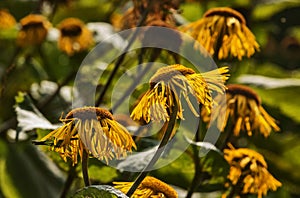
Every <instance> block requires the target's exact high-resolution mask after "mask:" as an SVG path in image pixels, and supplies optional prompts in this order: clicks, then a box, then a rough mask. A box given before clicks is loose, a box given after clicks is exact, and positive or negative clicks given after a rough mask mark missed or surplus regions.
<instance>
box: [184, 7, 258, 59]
mask: <svg viewBox="0 0 300 198" xmlns="http://www.w3.org/2000/svg"><path fill="white" fill-rule="evenodd" d="M182 30H183V31H184V32H187V33H189V34H190V35H191V36H192V37H193V38H194V39H196V40H197V41H198V42H199V43H200V44H201V45H202V46H203V47H204V48H205V49H206V50H207V51H208V53H209V54H211V55H214V54H216V55H217V56H218V59H225V58H227V57H229V56H230V55H231V56H232V57H235V58H238V59H239V60H241V59H242V57H245V56H246V57H248V58H249V57H250V56H252V55H253V54H254V53H255V51H258V50H259V45H258V43H257V42H256V40H255V36H254V35H253V34H252V32H251V31H250V30H249V29H248V27H247V26H246V20H245V18H244V17H243V15H242V14H241V13H239V12H238V11H236V10H233V9H231V8H228V7H220V8H212V9H210V10H208V11H207V12H206V13H205V14H204V16H203V18H202V19H199V20H198V21H195V22H193V23H190V24H188V25H187V26H185V27H183V28H182ZM195 47H196V48H200V46H199V45H195ZM200 49H201V48H200Z"/></svg>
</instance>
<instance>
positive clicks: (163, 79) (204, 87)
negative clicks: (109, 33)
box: [0, 0, 281, 197]
mask: <svg viewBox="0 0 300 198" xmlns="http://www.w3.org/2000/svg"><path fill="white" fill-rule="evenodd" d="M174 2H176V1H173V0H162V1H159V0H153V1H147V0H133V5H134V6H133V7H132V8H130V9H129V10H128V11H127V12H126V13H125V14H124V16H123V17H122V18H121V19H120V20H118V21H121V22H118V24H116V23H115V24H116V26H117V27H118V28H120V29H127V28H131V27H135V26H136V25H137V24H139V22H140V23H141V25H148V26H150V25H151V26H153V25H154V26H163V27H168V28H172V29H177V27H176V22H175V19H174V18H173V15H172V13H174V12H175V11H176V9H177V8H178V6H179V5H178V4H177V3H174ZM144 13H147V14H148V16H147V17H146V18H145V20H144V22H143V21H140V19H141V18H143V17H144V16H143V15H144ZM0 16H1V17H0V20H1V21H5V22H1V23H0V25H1V27H0V28H9V27H12V26H14V25H15V23H16V21H15V20H14V18H13V17H12V16H11V15H10V14H9V13H8V12H7V11H5V10H1V11H0ZM20 26H21V27H20V30H19V33H18V37H17V45H19V46H20V47H24V46H27V45H38V44H41V43H42V42H43V41H44V40H45V38H46V36H47V32H48V30H49V27H50V26H51V24H50V23H49V21H47V19H46V18H45V17H43V16H42V15H36V14H30V15H28V16H26V17H24V18H23V19H21V20H20ZM58 29H59V31H60V37H59V40H58V47H59V48H60V49H61V50H62V51H64V52H66V53H67V54H68V55H73V54H74V53H76V52H79V51H82V50H86V49H88V48H89V47H90V46H91V45H92V43H93V39H92V34H91V32H90V31H89V30H88V29H87V28H86V26H85V25H84V23H83V22H82V21H80V20H79V19H75V18H68V19H65V20H63V21H62V22H61V23H60V24H59V25H58ZM178 29H179V30H180V31H183V32H186V33H188V34H189V35H191V36H192V37H193V38H194V39H196V40H197V41H198V42H199V43H200V44H201V45H202V46H203V47H204V48H205V49H206V50H207V52H208V53H209V54H210V55H212V56H215V57H216V58H218V59H226V58H237V59H238V60H241V59H242V58H243V57H250V56H252V55H253V54H254V53H255V51H258V50H259V45H258V43H257V42H256V40H255V37H254V35H253V34H252V33H251V31H250V30H249V29H248V28H247V26H246V20H245V18H244V17H243V16H242V15H241V14H240V13H239V12H237V11H235V10H233V9H231V8H227V7H225V8H224V7H222V8H214V9H211V10H209V11H207V12H206V13H205V14H204V16H203V18H202V19H200V20H198V21H196V22H193V23H190V24H188V25H184V26H182V27H179V28H178ZM195 48H196V49H200V47H199V44H195ZM228 77H229V74H228V67H222V68H219V69H216V70H213V71H209V72H206V73H202V74H199V73H196V72H195V71H194V70H193V69H191V68H187V67H185V66H183V65H180V64H175V65H170V66H167V67H164V68H161V69H159V70H158V71H157V72H156V73H155V74H154V76H153V77H152V78H151V79H150V81H149V85H150V86H149V87H150V88H149V90H148V91H147V92H146V93H145V94H144V95H143V96H142V97H141V98H140V99H139V102H138V103H137V104H136V105H135V107H134V109H133V110H132V113H131V118H132V119H133V120H136V121H143V122H145V123H149V122H150V121H165V122H168V121H169V119H170V115H171V114H172V113H174V112H173V110H174V109H173V107H174V106H178V110H177V112H175V113H176V117H177V119H184V116H183V107H182V104H181V102H180V101H181V100H180V99H181V98H183V99H184V100H185V101H186V103H187V104H188V107H189V108H190V109H191V111H192V112H193V113H194V115H195V116H200V115H201V118H203V120H204V121H205V122H207V123H209V122H211V121H217V123H218V128H219V129H220V131H225V130H226V129H228V130H230V132H231V133H232V134H233V136H239V135H240V133H241V132H242V131H246V132H247V135H249V136H251V135H252V134H253V132H257V133H261V134H263V135H264V136H265V137H268V136H269V135H270V133H271V131H272V130H274V131H279V127H278V126H277V124H276V122H275V120H274V119H273V118H272V117H271V116H270V115H269V114H268V113H267V112H266V111H265V110H264V108H263V107H262V105H261V99H260V98H259V96H258V95H257V94H256V93H255V92H254V91H253V90H252V89H250V88H249V87H246V86H242V85H227V86H225V85H224V83H225V82H226V80H227V79H228ZM213 92H214V93H216V94H219V96H220V97H221V95H224V94H225V93H226V100H225V101H222V103H221V104H219V105H217V106H216V107H215V109H214V111H211V108H212V106H213V105H214V101H213V97H212V93H213ZM191 96H192V97H194V98H196V100H197V102H198V103H199V104H200V105H202V106H203V107H204V108H201V112H199V113H198V112H197V111H196V107H194V106H193V104H192V103H191V101H190V99H189V98H190V97H191ZM217 97H218V96H217ZM217 97H216V99H217ZM60 120H61V121H62V122H63V126H61V127H59V128H58V129H56V130H54V131H52V132H50V133H49V134H48V135H46V136H45V137H43V138H42V139H41V140H39V141H40V142H43V143H45V144H47V145H50V147H51V149H52V150H54V151H56V152H58V153H59V154H60V156H61V157H62V158H63V159H64V161H67V159H68V158H69V159H71V160H72V163H73V165H75V164H77V163H78V160H77V157H78V155H79V156H81V157H82V155H83V151H86V152H87V153H89V154H91V155H92V156H93V157H95V158H97V159H100V160H105V161H106V163H108V162H109V160H110V159H112V158H116V159H120V158H122V157H126V154H127V152H131V151H132V148H135V149H137V148H136V145H135V142H134V141H133V139H132V137H131V135H130V133H129V132H128V131H127V129H126V128H125V127H124V126H122V125H121V124H120V123H118V122H117V121H116V120H115V119H114V118H113V115H112V114H111V113H110V112H109V111H107V110H105V109H102V108H98V107H83V108H78V109H73V110H72V111H70V112H69V113H68V114H67V115H66V117H65V118H61V119H60ZM224 155H225V156H224V158H225V159H226V161H227V162H228V163H229V165H230V171H229V174H228V182H227V183H226V186H227V187H228V189H230V188H233V187H234V186H242V190H241V191H240V193H242V194H249V193H250V194H257V195H258V197H261V196H262V195H265V194H266V193H267V191H268V190H269V189H271V190H276V189H277V187H279V186H281V183H280V182H279V181H277V180H276V179H275V178H274V177H273V176H272V175H271V174H270V173H269V172H268V170H267V164H266V162H265V160H264V158H263V156H262V155H260V154H259V153H257V152H256V151H253V150H251V149H246V148H237V149H236V148H234V147H233V146H230V149H224ZM115 184H116V188H118V189H120V190H121V191H123V192H125V193H126V192H127V191H128V189H129V188H130V186H131V185H132V183H126V182H116V183H115ZM228 192H229V193H230V192H232V191H228ZM227 195H228V193H224V194H223V197H226V196H227ZM133 197H177V193H176V191H174V190H173V189H172V188H171V187H169V186H168V185H167V184H165V183H163V182H161V181H159V180H157V179H155V178H152V177H146V178H145V179H144V181H143V182H142V183H141V184H140V186H139V187H138V189H137V190H136V191H135V193H134V195H133Z"/></svg>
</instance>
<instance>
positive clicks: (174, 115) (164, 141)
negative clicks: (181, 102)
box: [126, 102, 178, 197]
mask: <svg viewBox="0 0 300 198" xmlns="http://www.w3.org/2000/svg"><path fill="white" fill-rule="evenodd" d="M177 112H178V104H177V102H175V103H174V106H173V108H172V112H171V115H170V120H169V121H168V122H167V123H166V124H167V127H166V131H165V133H164V135H163V138H162V140H161V142H160V144H159V146H158V148H157V150H156V152H155V154H154V156H153V157H152V159H151V161H150V162H149V164H148V165H147V166H146V167H145V168H144V170H143V171H142V172H141V173H140V174H139V176H138V177H137V179H136V180H135V181H134V183H133V185H132V186H131V188H130V189H129V191H128V192H127V194H126V195H127V196H128V197H131V196H132V195H133V193H134V191H135V190H136V189H137V188H138V186H139V185H140V183H141V182H142V181H143V180H144V179H145V177H146V176H147V174H148V173H149V172H150V170H151V169H152V168H153V166H154V164H155V163H156V162H157V160H158V159H159V157H160V156H161V154H162V153H163V151H164V149H165V148H164V146H166V144H167V143H168V142H169V139H170V137H171V134H172V131H173V129H174V126H175V124H176V118H177Z"/></svg>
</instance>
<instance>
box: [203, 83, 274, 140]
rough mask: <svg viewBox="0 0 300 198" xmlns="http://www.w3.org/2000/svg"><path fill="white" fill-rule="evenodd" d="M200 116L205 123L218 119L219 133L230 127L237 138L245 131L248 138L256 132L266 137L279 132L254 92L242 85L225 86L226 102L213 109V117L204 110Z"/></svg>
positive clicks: (219, 97)
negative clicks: (273, 132)
mask: <svg viewBox="0 0 300 198" xmlns="http://www.w3.org/2000/svg"><path fill="white" fill-rule="evenodd" d="M220 99H222V96H221V95H220V96H217V97H216V100H218V101H219V100H220ZM201 115H202V116H203V117H204V120H205V122H209V121H210V120H212V121H214V120H216V119H218V127H219V129H220V130H221V131H224V130H225V127H231V129H232V133H233V135H234V136H239V135H240V132H241V131H245V132H247V135H248V136H252V134H253V133H254V132H256V133H261V134H262V135H263V136H264V137H268V136H269V135H270V133H271V132H272V131H275V132H278V131H279V130H280V128H279V127H278V125H277V124H276V120H275V119H274V118H272V117H271V116H270V115H269V114H268V113H267V112H266V111H265V109H264V108H263V107H262V105H261V99H260V97H259V96H258V95H257V94H256V92H255V91H254V90H252V89H251V88H250V87H247V86H244V85H237V84H231V85H227V90H226V101H223V102H222V104H220V105H218V106H217V107H216V108H215V111H214V115H211V113H210V112H209V111H207V110H206V109H203V110H202V112H201ZM219 115H221V116H219ZM229 125H230V126H229Z"/></svg>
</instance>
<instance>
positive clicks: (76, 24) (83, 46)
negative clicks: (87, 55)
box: [58, 18, 93, 56]
mask: <svg viewBox="0 0 300 198" xmlns="http://www.w3.org/2000/svg"><path fill="white" fill-rule="evenodd" d="M58 29H59V30H60V37H59V40H58V48H59V49H60V50H62V51H63V52H65V53H67V54H68V55H69V56H72V55H74V54H75V53H77V52H81V51H84V50H87V49H88V48H89V47H91V46H92V44H93V35H92V33H91V32H90V31H89V29H87V27H86V26H85V24H84V23H83V22H82V21H81V20H79V19H77V18H67V19H64V20H63V21H62V22H61V23H60V24H59V25H58Z"/></svg>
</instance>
